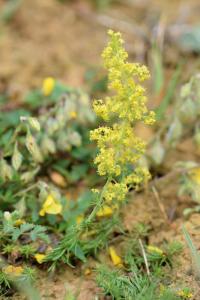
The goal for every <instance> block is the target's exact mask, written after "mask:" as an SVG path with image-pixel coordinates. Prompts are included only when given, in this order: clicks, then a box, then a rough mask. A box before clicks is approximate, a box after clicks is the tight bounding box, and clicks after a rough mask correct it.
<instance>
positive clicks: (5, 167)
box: [0, 158, 13, 181]
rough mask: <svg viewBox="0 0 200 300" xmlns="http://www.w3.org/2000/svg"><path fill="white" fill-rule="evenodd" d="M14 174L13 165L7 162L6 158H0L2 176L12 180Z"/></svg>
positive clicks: (0, 174) (0, 175) (4, 178)
mask: <svg viewBox="0 0 200 300" xmlns="http://www.w3.org/2000/svg"><path fill="white" fill-rule="evenodd" d="M12 176H13V170H12V168H11V166H9V164H8V163H7V162H6V160H5V159H3V158H2V159H1V160H0V177H1V178H2V179H3V180H4V181H6V180H10V179H11V178H12Z"/></svg>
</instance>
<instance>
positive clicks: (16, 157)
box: [12, 143, 23, 171]
mask: <svg viewBox="0 0 200 300" xmlns="http://www.w3.org/2000/svg"><path fill="white" fill-rule="evenodd" d="M22 159H23V157H22V155H21V153H20V152H19V150H18V146H17V143H15V147H14V152H13V155H12V166H13V168H14V169H15V170H16V171H18V170H19V168H20V167H21V164H22Z"/></svg>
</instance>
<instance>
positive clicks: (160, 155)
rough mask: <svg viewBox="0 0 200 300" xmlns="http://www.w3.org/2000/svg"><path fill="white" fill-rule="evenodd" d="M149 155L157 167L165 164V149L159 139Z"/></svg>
mask: <svg viewBox="0 0 200 300" xmlns="http://www.w3.org/2000/svg"><path fill="white" fill-rule="evenodd" d="M149 155H150V158H151V159H152V161H153V162H154V163H155V164H156V165H160V164H161V163H162V162H163V159H164V156H165V148H164V147H163V145H162V143H161V142H160V140H159V139H157V140H156V141H155V142H154V144H153V145H152V147H151V149H150V152H149Z"/></svg>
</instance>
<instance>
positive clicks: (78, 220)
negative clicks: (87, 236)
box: [76, 215, 84, 224]
mask: <svg viewBox="0 0 200 300" xmlns="http://www.w3.org/2000/svg"><path fill="white" fill-rule="evenodd" d="M83 220H84V215H80V216H78V217H77V218H76V223H77V224H80V223H81V222H82V221H83Z"/></svg>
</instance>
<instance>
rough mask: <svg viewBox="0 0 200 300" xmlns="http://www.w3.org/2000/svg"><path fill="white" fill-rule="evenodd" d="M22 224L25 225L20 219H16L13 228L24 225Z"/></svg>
mask: <svg viewBox="0 0 200 300" xmlns="http://www.w3.org/2000/svg"><path fill="white" fill-rule="evenodd" d="M24 223H25V221H24V220H22V219H17V220H16V221H15V226H20V225H22V224H24Z"/></svg>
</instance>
